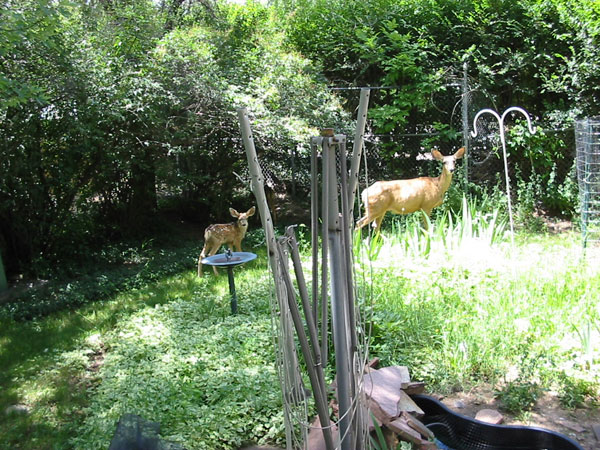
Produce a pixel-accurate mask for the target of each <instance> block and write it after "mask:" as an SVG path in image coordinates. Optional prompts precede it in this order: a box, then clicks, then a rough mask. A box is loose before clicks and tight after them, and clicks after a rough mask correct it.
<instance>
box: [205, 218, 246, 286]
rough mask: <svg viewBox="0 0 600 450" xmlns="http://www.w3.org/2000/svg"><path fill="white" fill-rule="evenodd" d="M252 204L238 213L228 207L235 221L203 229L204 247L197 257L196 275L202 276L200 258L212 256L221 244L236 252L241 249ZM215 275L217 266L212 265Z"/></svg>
mask: <svg viewBox="0 0 600 450" xmlns="http://www.w3.org/2000/svg"><path fill="white" fill-rule="evenodd" d="M255 210H256V209H255V208H254V206H253V207H252V208H250V209H249V210H248V211H246V212H245V213H239V212H237V211H236V210H235V209H233V208H229V212H230V213H231V215H232V216H233V217H235V218H237V221H235V222H231V223H215V224H213V225H209V226H208V227H206V230H205V231H204V247H202V252H201V253H200V257H199V258H198V276H199V277H201V276H202V260H203V259H204V258H206V257H207V256H212V255H214V254H215V253H217V251H219V249H220V248H221V246H222V245H224V244H227V245H228V246H229V248H230V249H232V250H234V249H235V251H236V252H241V251H242V239H244V236H245V235H246V231H247V230H248V217H250V216H253V215H254V212H255ZM213 271H214V272H215V275H216V274H217V268H216V267H214V266H213Z"/></svg>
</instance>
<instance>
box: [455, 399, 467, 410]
mask: <svg viewBox="0 0 600 450" xmlns="http://www.w3.org/2000/svg"><path fill="white" fill-rule="evenodd" d="M454 407H455V408H458V409H463V408H464V407H465V402H463V401H462V400H456V401H455V402H454Z"/></svg>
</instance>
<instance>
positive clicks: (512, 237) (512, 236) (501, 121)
mask: <svg viewBox="0 0 600 450" xmlns="http://www.w3.org/2000/svg"><path fill="white" fill-rule="evenodd" d="M512 111H516V112H520V113H521V114H523V115H524V116H525V118H526V119H527V126H528V128H529V132H530V133H531V134H535V129H534V128H533V127H532V126H531V119H530V117H529V114H528V113H527V111H525V110H524V109H523V108H519V107H518V106H511V107H510V108H508V109H507V110H506V111H504V113H503V114H502V116H500V115H499V114H498V113H497V112H496V111H494V110H493V109H482V110H481V111H479V112H478V113H477V114H476V115H475V118H474V119H473V132H472V133H471V136H473V137H476V136H477V119H479V117H480V116H481V115H482V114H485V113H489V114H491V115H493V116H494V117H495V118H496V120H497V121H498V125H499V128H500V142H501V143H502V155H503V156H504V174H505V177H506V196H507V200H508V216H509V219H510V240H511V243H512V245H513V246H514V245H515V228H514V223H513V214H512V206H511V203H512V202H511V199H510V177H509V175H508V157H507V156H506V138H505V136H504V119H505V118H506V116H507V114H508V113H510V112H512Z"/></svg>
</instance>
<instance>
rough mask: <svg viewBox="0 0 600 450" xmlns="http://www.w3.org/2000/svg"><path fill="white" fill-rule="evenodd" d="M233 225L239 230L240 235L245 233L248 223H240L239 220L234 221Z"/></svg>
mask: <svg viewBox="0 0 600 450" xmlns="http://www.w3.org/2000/svg"><path fill="white" fill-rule="evenodd" d="M234 226H235V227H236V228H237V229H238V230H239V231H240V233H241V234H242V235H244V234H246V230H247V229H248V225H242V224H241V223H240V222H234Z"/></svg>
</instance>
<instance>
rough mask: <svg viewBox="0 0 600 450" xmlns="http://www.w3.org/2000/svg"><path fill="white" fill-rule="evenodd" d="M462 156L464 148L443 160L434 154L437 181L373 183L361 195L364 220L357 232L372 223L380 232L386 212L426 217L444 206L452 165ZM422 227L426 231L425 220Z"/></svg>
mask: <svg viewBox="0 0 600 450" xmlns="http://www.w3.org/2000/svg"><path fill="white" fill-rule="evenodd" d="M464 153H465V149H464V147H462V148H460V149H458V151H457V152H456V153H455V154H454V155H451V156H442V154H441V153H440V152H439V151H437V150H433V151H432V152H431V154H432V155H433V157H434V158H435V159H437V160H438V161H441V162H442V163H443V168H442V173H441V174H440V176H439V177H419V178H412V179H409V180H393V181H377V182H375V183H373V184H372V185H371V186H369V187H368V188H367V189H365V190H364V191H363V192H362V195H361V196H362V201H363V206H364V209H365V216H364V217H362V218H361V219H360V220H359V221H358V222H357V223H356V227H357V228H359V229H360V228H362V227H364V226H365V225H367V224H369V223H371V222H373V226H374V227H375V228H376V230H377V231H379V228H380V227H381V222H382V221H383V217H384V216H385V213H386V212H388V211H391V212H393V213H395V214H411V213H413V212H416V211H419V210H421V211H423V212H424V213H425V214H427V216H429V215H430V214H431V211H432V210H433V208H435V207H437V206H440V205H441V204H442V203H443V201H444V194H445V193H446V191H447V190H448V188H449V187H450V183H452V172H453V171H454V165H455V161H456V160H457V159H460V158H462V157H463V155H464ZM424 224H425V227H426V228H427V221H425V220H424Z"/></svg>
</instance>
